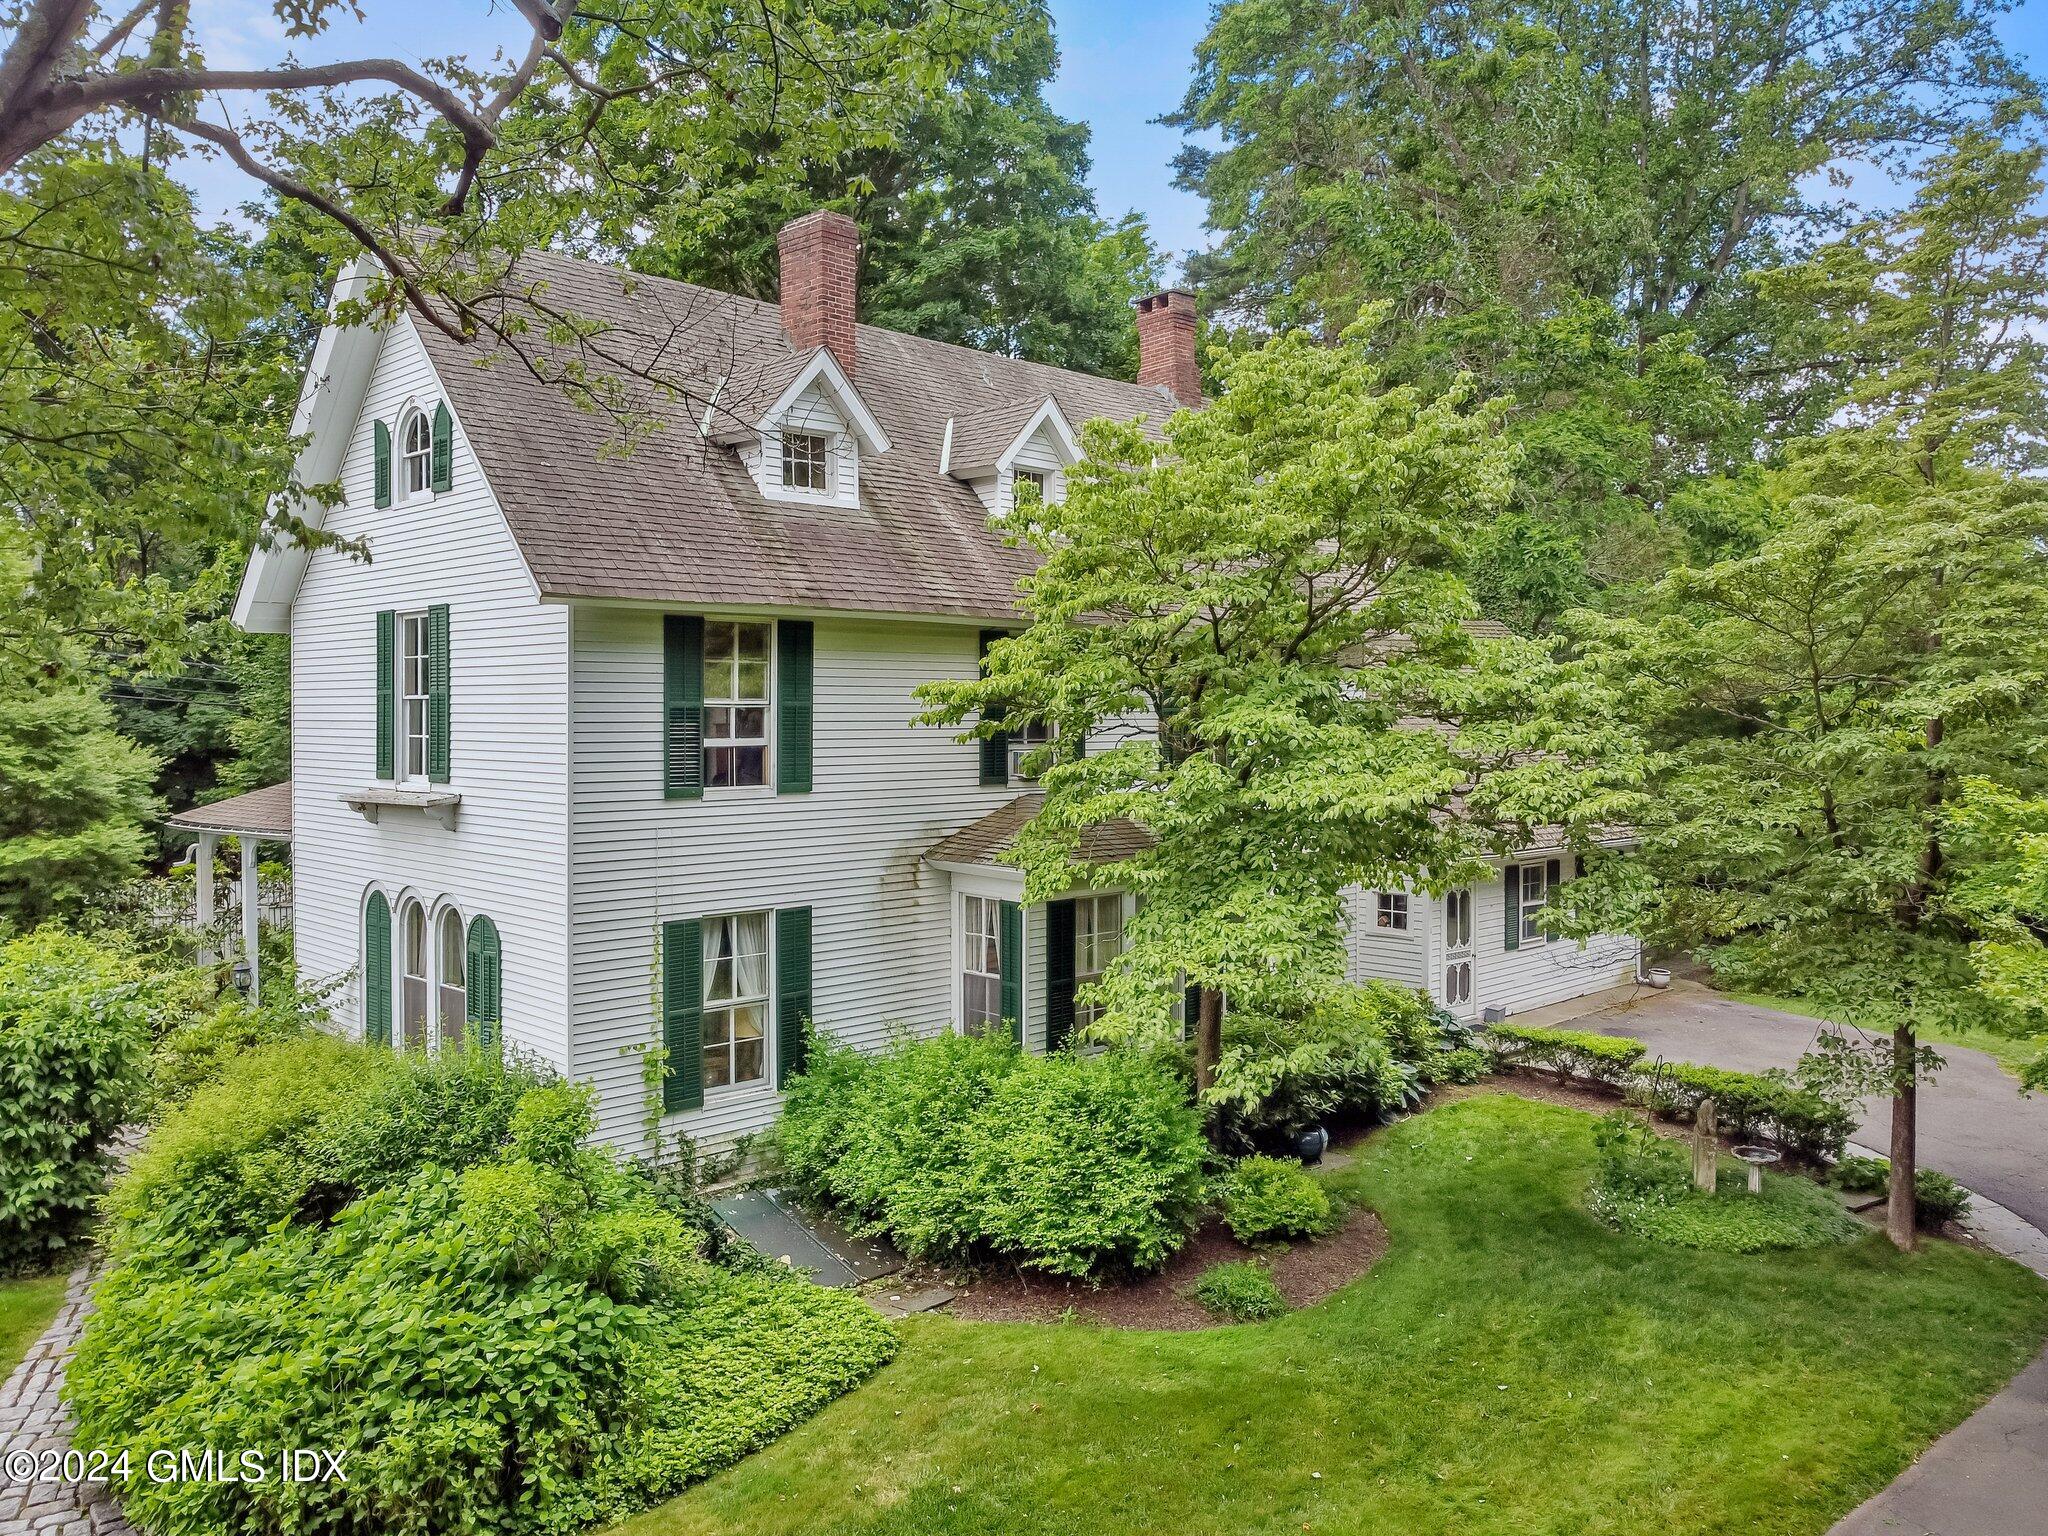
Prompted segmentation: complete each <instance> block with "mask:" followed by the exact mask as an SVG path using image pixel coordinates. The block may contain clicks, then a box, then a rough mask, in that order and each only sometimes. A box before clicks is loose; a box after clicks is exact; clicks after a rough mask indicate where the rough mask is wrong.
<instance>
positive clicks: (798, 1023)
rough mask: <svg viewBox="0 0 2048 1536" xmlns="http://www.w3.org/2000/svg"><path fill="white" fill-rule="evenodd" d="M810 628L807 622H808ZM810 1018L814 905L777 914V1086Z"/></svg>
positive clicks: (794, 1066)
mask: <svg viewBox="0 0 2048 1536" xmlns="http://www.w3.org/2000/svg"><path fill="white" fill-rule="evenodd" d="M805 627H806V628H809V626H808V625H806V626H805ZM810 1021H811V909H810V908H809V907H783V908H782V909H780V910H779V911H778V912H776V914H775V1086H776V1087H777V1088H781V1087H785V1086H786V1085H787V1084H788V1082H789V1080H790V1079H791V1078H792V1077H795V1076H796V1075H797V1074H798V1073H800V1072H802V1071H803V1069H804V1041H805V1035H804V1031H805V1029H806V1028H807V1027H808V1026H809V1024H810Z"/></svg>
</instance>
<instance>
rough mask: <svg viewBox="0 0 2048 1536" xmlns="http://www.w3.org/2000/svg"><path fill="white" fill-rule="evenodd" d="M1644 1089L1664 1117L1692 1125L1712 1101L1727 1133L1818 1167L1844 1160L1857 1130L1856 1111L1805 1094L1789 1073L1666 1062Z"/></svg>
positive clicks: (1645, 1077) (1646, 1077) (1644, 1081)
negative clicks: (1707, 1101) (1704, 1102)
mask: <svg viewBox="0 0 2048 1536" xmlns="http://www.w3.org/2000/svg"><path fill="white" fill-rule="evenodd" d="M1639 1089H1640V1092H1641V1093H1642V1095H1643V1096H1644V1097H1645V1098H1646V1099H1647V1100H1648V1102H1649V1103H1650V1104H1651V1105H1652V1106H1653V1107H1654V1108H1655V1109H1656V1110H1657V1112H1658V1113H1659V1114H1663V1115H1670V1116H1673V1117H1675V1118H1678V1119H1690V1118H1691V1117H1692V1115H1693V1113H1694V1111H1696V1110H1697V1109H1698V1108H1699V1104H1700V1101H1701V1100H1702V1099H1706V1098H1711V1099H1713V1101H1714V1114H1715V1118H1716V1120H1717V1122H1718V1123H1719V1125H1720V1127H1721V1129H1722V1130H1724V1131H1727V1132H1730V1133H1732V1134H1734V1135H1736V1136H1742V1137H1759V1136H1760V1137H1764V1138H1767V1139H1768V1140H1771V1141H1774V1142H1776V1143H1777V1144H1778V1145H1779V1146H1781V1147H1783V1148H1785V1150H1786V1151H1788V1152H1793V1153H1796V1154H1798V1155H1799V1156H1801V1157H1804V1158H1807V1159H1809V1160H1811V1161H1815V1162H1819V1161H1822V1160H1824V1159H1827V1158H1831V1157H1834V1156H1836V1155H1838V1154H1839V1153H1840V1152H1841V1150H1842V1145H1843V1143H1844V1142H1846V1141H1847V1140H1848V1139H1849V1133H1850V1132H1851V1131H1853V1130H1855V1129H1856V1114H1855V1110H1854V1108H1853V1107H1852V1106H1851V1105H1849V1104H1847V1103H1842V1102H1838V1101H1836V1100H1833V1099H1829V1098H1826V1097H1823V1096H1822V1095H1821V1094H1818V1093H1816V1092H1814V1091H1813V1090H1812V1089H1810V1088H1802V1087H1800V1086H1799V1085H1798V1084H1797V1083H1795V1082H1793V1081H1792V1079H1791V1078H1790V1077H1789V1076H1788V1075H1787V1074H1785V1073H1783V1072H1731V1071H1728V1070H1726V1069H1725V1068H1722V1067H1703V1066H1698V1065H1695V1064H1694V1063H1692V1062H1671V1061H1660V1062H1658V1063H1657V1065H1656V1066H1655V1067H1654V1068H1652V1069H1650V1070H1649V1071H1648V1072H1645V1073H1642V1074H1641V1075H1640V1085H1639Z"/></svg>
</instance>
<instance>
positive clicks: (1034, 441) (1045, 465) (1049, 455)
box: [967, 427, 1067, 517]
mask: <svg viewBox="0 0 2048 1536" xmlns="http://www.w3.org/2000/svg"><path fill="white" fill-rule="evenodd" d="M1020 469H1031V470H1036V471H1038V472H1039V473H1040V474H1042V475H1044V476H1045V499H1046V500H1047V501H1061V500H1064V499H1065V498H1066V494H1067V461H1066V456H1065V455H1064V454H1062V453H1061V452H1060V445H1059V443H1058V441H1057V440H1056V439H1055V438H1054V436H1053V433H1052V429H1051V428H1050V427H1040V428H1039V429H1038V430H1037V431H1036V432H1034V433H1032V434H1031V436H1030V437H1029V438H1027V439H1026V440H1025V442H1024V446H1023V447H1021V448H1019V449H1018V450H1017V452H1016V454H1015V455H1014V456H1013V457H1012V458H1011V460H1010V462H1009V464H1008V465H1006V466H1005V467H1003V468H1002V469H1000V470H999V471H998V472H997V473H995V474H993V475H983V476H980V477H979V478H977V479H974V480H970V481H968V482H967V483H968V484H969V485H970V486H972V487H973V488H974V494H975V495H977V496H979V497H980V498H981V504H982V505H983V506H985V507H987V508H988V511H989V515H990V516H991V517H995V516H998V515H1001V514H1005V513H1007V512H1008V511H1009V510H1010V506H1011V503H1013V502H1014V501H1015V500H1016V499H1017V498H1016V474H1015V471H1017V470H1020Z"/></svg>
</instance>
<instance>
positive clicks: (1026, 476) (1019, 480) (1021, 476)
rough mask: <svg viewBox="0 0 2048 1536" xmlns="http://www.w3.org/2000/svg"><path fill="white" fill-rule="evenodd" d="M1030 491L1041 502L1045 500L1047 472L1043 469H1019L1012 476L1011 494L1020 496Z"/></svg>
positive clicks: (1012, 472)
mask: <svg viewBox="0 0 2048 1536" xmlns="http://www.w3.org/2000/svg"><path fill="white" fill-rule="evenodd" d="M1027 489H1028V490H1029V491H1030V492H1031V493H1032V494H1033V495H1035V496H1036V497H1037V498H1038V499H1039V500H1040V501H1044V500H1045V471H1044V470H1042V469H1019V470H1013V471H1011V474H1010V494H1011V496H1013V497H1015V496H1020V495H1022V494H1024V492H1025V491H1026V490H1027Z"/></svg>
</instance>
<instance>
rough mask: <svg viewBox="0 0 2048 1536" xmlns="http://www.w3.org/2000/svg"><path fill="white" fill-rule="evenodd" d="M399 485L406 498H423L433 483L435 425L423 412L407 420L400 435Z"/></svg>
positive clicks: (415, 413)
mask: <svg viewBox="0 0 2048 1536" xmlns="http://www.w3.org/2000/svg"><path fill="white" fill-rule="evenodd" d="M398 483H399V485H400V486H401V487H403V489H404V493H405V494H406V495H407V496H424V495H425V494H426V493H427V491H428V490H429V489H430V488H431V487H432V485H433V483H434V424H433V423H432V422H431V421H429V420H427V413H426V412H425V411H414V412H413V413H412V414H411V415H410V416H408V417H406V418H405V425H404V427H403V428H401V429H400V431H399V437H398Z"/></svg>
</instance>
